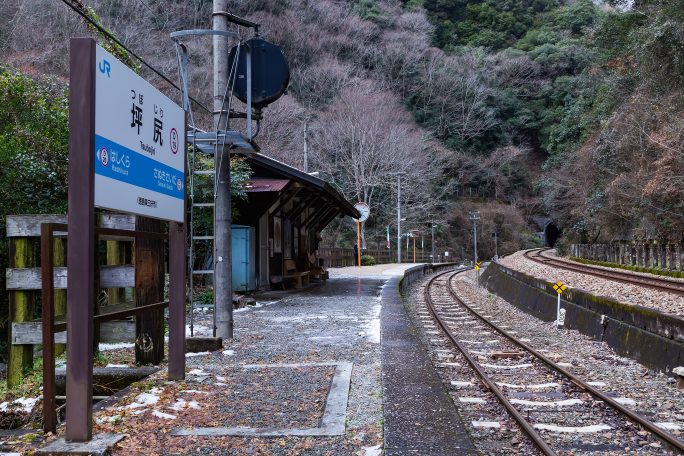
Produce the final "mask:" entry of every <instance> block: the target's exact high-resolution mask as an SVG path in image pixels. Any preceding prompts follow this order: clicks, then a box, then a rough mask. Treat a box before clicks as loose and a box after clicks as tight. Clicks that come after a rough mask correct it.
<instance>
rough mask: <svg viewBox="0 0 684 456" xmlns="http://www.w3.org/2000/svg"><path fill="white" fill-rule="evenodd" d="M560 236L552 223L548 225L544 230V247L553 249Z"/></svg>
mask: <svg viewBox="0 0 684 456" xmlns="http://www.w3.org/2000/svg"><path fill="white" fill-rule="evenodd" d="M559 236H560V230H559V229H558V227H557V226H556V225H554V224H553V223H549V224H548V225H546V227H545V228H544V246H545V247H553V246H554V245H555V244H556V241H557V240H558V237H559Z"/></svg>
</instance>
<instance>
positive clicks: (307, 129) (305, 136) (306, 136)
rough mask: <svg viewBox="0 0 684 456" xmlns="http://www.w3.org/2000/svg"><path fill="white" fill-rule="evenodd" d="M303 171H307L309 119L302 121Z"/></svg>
mask: <svg viewBox="0 0 684 456" xmlns="http://www.w3.org/2000/svg"><path fill="white" fill-rule="evenodd" d="M304 172H305V173H308V172H309V121H308V120H306V121H304Z"/></svg>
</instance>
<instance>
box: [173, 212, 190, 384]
mask: <svg viewBox="0 0 684 456" xmlns="http://www.w3.org/2000/svg"><path fill="white" fill-rule="evenodd" d="M185 252H186V224H185V223H175V222H171V223H170V224H169V380H184V379H185V281H186V272H187V265H186V255H185Z"/></svg>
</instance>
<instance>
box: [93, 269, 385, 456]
mask: <svg viewBox="0 0 684 456" xmlns="http://www.w3.org/2000/svg"><path fill="white" fill-rule="evenodd" d="M383 283H384V281H383V280H372V279H364V280H358V279H332V280H330V281H328V283H327V284H326V285H325V286H324V287H318V288H315V289H312V290H309V291H307V292H305V293H301V294H297V295H291V296H288V297H286V298H284V299H282V300H280V301H278V302H271V303H266V304H268V305H263V306H261V307H259V308H255V309H248V310H241V311H239V312H237V313H236V323H235V328H236V330H235V332H236V337H235V340H234V341H232V342H230V343H226V344H224V350H223V352H214V353H211V354H206V355H199V356H191V357H188V358H187V362H188V366H187V367H188V372H189V375H188V381H187V382H186V383H185V384H179V385H176V384H169V383H166V382H163V381H162V378H161V377H163V374H162V375H160V376H158V377H160V378H159V381H157V382H154V379H153V380H152V381H151V383H152V384H147V385H143V386H142V389H145V388H147V389H149V388H150V387H156V388H159V389H160V390H161V391H160V392H159V394H158V395H159V399H158V401H157V402H156V403H155V404H152V405H151V406H149V407H146V409H147V410H146V411H145V412H143V413H141V414H140V415H133V414H132V413H134V412H136V411H137V410H138V408H135V409H133V410H132V412H130V413H126V414H125V416H124V417H123V418H120V419H116V421H117V422H116V424H112V423H108V422H107V421H108V420H111V417H112V416H117V415H119V416H121V412H122V411H121V410H117V407H120V406H121V405H120V404H117V406H114V407H113V408H112V409H110V410H107V411H105V412H104V413H102V414H100V415H98V417H97V418H98V419H99V420H100V422H101V424H100V425H99V426H98V428H99V430H100V431H107V430H109V431H113V430H116V432H126V433H127V434H129V435H128V437H127V438H126V439H125V440H123V441H122V443H121V444H119V445H118V446H117V447H116V449H115V451H114V454H120V455H124V454H125V455H130V454H189V453H192V454H230V455H242V454H245V455H248V454H249V455H252V454H259V455H262V454H263V455H271V454H274V455H275V454H278V455H290V454H292V455H295V454H310V455H362V456H363V455H365V454H369V455H371V454H374V452H375V451H377V446H378V445H380V444H381V442H382V397H381V391H382V390H381V383H380V372H381V370H380V345H379V310H380V300H379V299H380V298H379V293H380V290H381V287H382V285H383ZM262 304H263V303H262ZM198 323H199V328H197V327H196V329H199V331H198V332H200V333H201V332H202V331H203V330H204V331H206V330H208V328H210V327H211V316H210V315H209V314H203V315H200V316H199V318H198ZM338 361H350V362H353V363H354V366H353V371H352V383H351V389H350V395H349V402H348V407H347V417H346V427H347V433H346V435H345V436H341V437H277V438H243V437H173V436H170V435H169V431H170V430H171V429H172V428H176V427H184V428H188V427H191V426H239V425H242V426H251V427H270V426H274V427H281V426H283V427H298V428H301V427H310V426H316V425H317V423H318V421H319V420H320V418H321V416H322V413H323V408H324V403H325V397H326V396H327V393H328V391H329V386H330V380H331V377H332V373H333V370H334V368H332V367H303V368H261V369H243V368H242V366H243V365H245V364H274V363H279V364H282V363H327V362H333V363H334V362H338ZM152 391H154V392H158V391H159V390H154V389H153V390H152ZM135 397H136V395H135V394H131V395H129V397H128V400H133V401H135V400H137V399H135ZM182 401H184V402H182ZM191 401H195V403H194V404H191ZM178 404H180V405H178ZM174 406H175V407H176V409H175V410H174ZM140 409H142V407H141V408H140ZM155 411H158V412H162V413H164V414H169V415H173V416H176V418H175V419H173V418H169V417H164V416H163V415H160V414H157V415H155V414H154V413H155ZM150 448H156V449H157V450H156V453H150V451H149V450H150Z"/></svg>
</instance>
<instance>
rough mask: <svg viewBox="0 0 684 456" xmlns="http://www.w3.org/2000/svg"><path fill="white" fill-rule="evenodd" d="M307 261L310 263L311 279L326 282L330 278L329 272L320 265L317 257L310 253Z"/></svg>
mask: <svg viewBox="0 0 684 456" xmlns="http://www.w3.org/2000/svg"><path fill="white" fill-rule="evenodd" d="M307 259H308V261H309V276H310V277H311V278H314V279H317V280H320V281H322V282H325V280H326V279H327V278H328V271H326V270H325V269H324V268H323V267H322V266H320V265H319V264H318V260H317V259H316V255H314V254H313V253H309V254H308V255H307Z"/></svg>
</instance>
